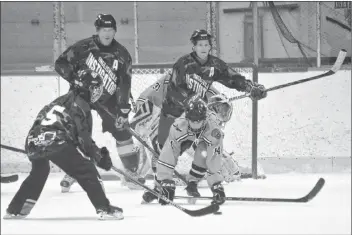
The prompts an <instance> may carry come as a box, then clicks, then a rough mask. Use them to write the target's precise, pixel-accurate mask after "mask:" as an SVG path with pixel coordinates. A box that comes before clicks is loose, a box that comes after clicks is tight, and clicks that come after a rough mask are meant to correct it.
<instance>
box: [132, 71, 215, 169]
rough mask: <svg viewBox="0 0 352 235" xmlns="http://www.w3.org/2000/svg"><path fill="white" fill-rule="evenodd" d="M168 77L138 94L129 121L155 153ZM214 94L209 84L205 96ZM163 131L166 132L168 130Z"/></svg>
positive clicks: (165, 76)
mask: <svg viewBox="0 0 352 235" xmlns="http://www.w3.org/2000/svg"><path fill="white" fill-rule="evenodd" d="M170 77H171V74H165V75H163V76H162V77H161V78H160V79H158V80H157V81H156V82H155V83H153V84H152V85H151V86H149V87H148V88H147V89H145V90H144V91H143V92H142V93H141V94H140V96H139V97H138V99H137V102H136V106H137V112H136V114H135V115H134V117H133V119H132V120H131V122H130V123H131V124H130V126H131V127H132V128H133V129H135V130H136V131H137V132H138V133H139V134H141V135H142V136H143V138H144V139H145V140H147V139H150V140H151V144H152V146H153V148H154V150H155V151H156V152H157V153H160V151H161V149H160V147H159V145H158V141H157V137H158V126H159V119H160V113H161V108H162V102H163V100H164V99H165V95H166V91H167V86H168V84H169V80H170ZM215 94H219V92H218V91H217V90H216V89H215V88H214V87H213V86H211V87H210V88H209V89H208V91H207V93H206V96H207V97H211V96H213V95H215ZM165 131H167V132H168V131H169V130H165ZM153 163H154V162H153ZM153 171H154V172H155V165H153Z"/></svg>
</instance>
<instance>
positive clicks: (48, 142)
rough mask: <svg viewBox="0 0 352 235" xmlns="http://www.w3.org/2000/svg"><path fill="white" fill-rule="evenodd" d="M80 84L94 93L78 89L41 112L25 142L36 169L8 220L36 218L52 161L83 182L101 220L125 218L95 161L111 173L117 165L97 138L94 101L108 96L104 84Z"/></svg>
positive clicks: (11, 206)
mask: <svg viewBox="0 0 352 235" xmlns="http://www.w3.org/2000/svg"><path fill="white" fill-rule="evenodd" d="M80 82H82V83H83V84H84V85H85V87H87V88H88V89H87V90H80V91H79V94H78V91H77V90H73V91H69V92H68V93H67V94H66V95H63V96H60V97H59V98H57V99H55V100H54V101H53V102H51V103H50V104H49V105H47V106H45V107H44V108H43V109H42V110H41V111H40V112H39V114H38V116H37V118H36V120H35V122H34V124H33V126H32V127H31V129H30V131H29V134H28V136H27V138H26V143H25V149H26V151H27V156H28V158H29V160H30V161H31V163H32V169H31V172H30V174H29V175H28V177H27V178H26V179H25V180H24V181H23V183H22V185H21V187H20V189H19V190H18V191H17V193H16V194H15V196H14V198H13V199H12V201H11V202H10V204H9V206H8V208H7V211H6V212H7V214H6V215H5V216H4V219H16V218H25V217H26V216H28V215H29V214H30V212H31V210H32V209H33V207H34V205H35V204H36V202H37V200H38V199H39V197H40V194H41V192H42V190H43V187H44V185H45V183H46V180H47V178H48V175H49V173H50V164H49V162H50V161H51V162H53V163H55V164H56V165H57V166H58V167H60V168H61V169H62V170H63V171H65V172H66V173H67V174H68V175H70V176H71V177H73V178H75V179H76V180H77V182H78V183H79V184H80V186H81V187H82V188H83V189H84V190H85V191H86V193H87V195H88V197H89V199H90V201H91V203H92V204H93V206H94V208H95V209H96V213H97V214H98V216H99V219H104V218H105V216H107V215H108V216H113V217H115V218H117V219H123V210H122V209H121V208H119V207H116V206H112V205H111V204H110V202H109V200H108V199H107V197H106V195H105V192H104V189H103V185H102V181H101V178H100V175H99V173H98V171H97V169H96V167H95V165H94V163H93V161H95V162H96V163H97V165H98V166H99V167H101V168H103V169H105V170H110V169H111V167H112V163H111V158H110V155H109V151H108V150H107V149H106V148H105V147H103V148H101V149H99V148H98V147H97V146H96V144H95V142H94V141H93V139H92V137H91V135H92V116H91V108H90V103H94V102H97V100H99V99H100V98H101V96H102V95H103V92H102V91H103V81H102V80H101V79H100V78H99V77H96V78H95V79H92V77H91V76H87V75H86V76H85V77H82V79H80Z"/></svg>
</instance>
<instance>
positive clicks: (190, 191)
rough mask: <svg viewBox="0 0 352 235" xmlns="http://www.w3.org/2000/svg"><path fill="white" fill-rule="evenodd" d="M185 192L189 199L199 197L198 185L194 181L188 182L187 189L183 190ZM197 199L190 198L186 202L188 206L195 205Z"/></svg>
mask: <svg viewBox="0 0 352 235" xmlns="http://www.w3.org/2000/svg"><path fill="white" fill-rule="evenodd" d="M185 190H186V191H187V195H188V196H190V197H200V193H199V192H198V184H197V182H195V181H190V182H188V185H187V187H186V188H185ZM196 201H197V199H195V198H190V199H189V200H188V203H189V204H195V203H196Z"/></svg>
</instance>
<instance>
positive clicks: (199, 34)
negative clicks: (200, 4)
mask: <svg viewBox="0 0 352 235" xmlns="http://www.w3.org/2000/svg"><path fill="white" fill-rule="evenodd" d="M211 38H212V36H211V34H209V33H208V32H207V31H206V30H205V29H197V30H195V31H194V32H193V33H192V36H191V38H190V40H191V42H192V43H193V45H195V44H196V43H197V41H199V40H208V41H209V44H210V45H211Z"/></svg>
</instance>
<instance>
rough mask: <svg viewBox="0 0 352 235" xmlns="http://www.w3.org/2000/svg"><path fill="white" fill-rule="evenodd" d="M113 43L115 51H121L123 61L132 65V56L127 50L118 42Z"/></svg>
mask: <svg viewBox="0 0 352 235" xmlns="http://www.w3.org/2000/svg"><path fill="white" fill-rule="evenodd" d="M114 42H115V45H116V50H117V51H121V52H122V54H123V55H124V56H123V57H124V59H125V60H126V61H127V62H130V63H132V56H131V54H130V53H129V52H128V50H127V48H126V47H124V46H123V45H122V44H121V43H119V42H118V41H116V40H115V39H114Z"/></svg>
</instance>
